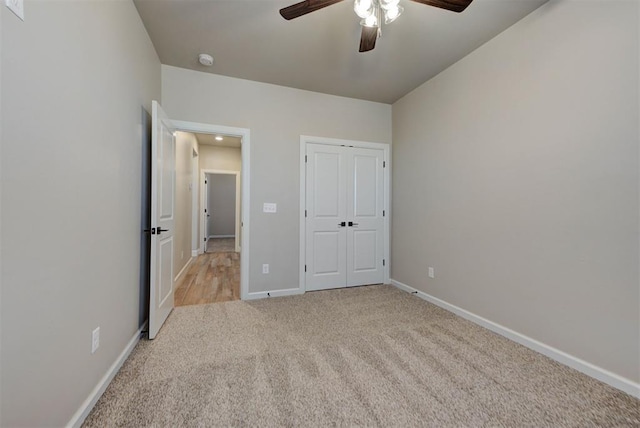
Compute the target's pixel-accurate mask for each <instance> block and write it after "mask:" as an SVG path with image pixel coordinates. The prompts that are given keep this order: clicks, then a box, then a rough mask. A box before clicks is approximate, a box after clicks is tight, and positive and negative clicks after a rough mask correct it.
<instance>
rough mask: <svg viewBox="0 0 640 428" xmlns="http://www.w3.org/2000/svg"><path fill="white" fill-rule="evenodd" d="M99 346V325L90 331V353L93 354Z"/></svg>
mask: <svg viewBox="0 0 640 428" xmlns="http://www.w3.org/2000/svg"><path fill="white" fill-rule="evenodd" d="M99 346H100V327H96V329H95V330H93V332H92V333H91V353H92V354H95V352H96V351H97V350H98V347H99Z"/></svg>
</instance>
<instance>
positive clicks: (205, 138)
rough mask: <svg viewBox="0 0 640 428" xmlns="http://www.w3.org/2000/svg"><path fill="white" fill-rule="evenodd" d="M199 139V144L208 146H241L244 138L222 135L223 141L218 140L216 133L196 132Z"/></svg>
mask: <svg viewBox="0 0 640 428" xmlns="http://www.w3.org/2000/svg"><path fill="white" fill-rule="evenodd" d="M194 135H195V136H196V139H197V140H198V144H204V145H207V146H217V147H240V146H241V145H242V138H241V137H235V136H232V135H222V134H220V135H219V136H220V137H222V141H218V140H216V135H212V134H194Z"/></svg>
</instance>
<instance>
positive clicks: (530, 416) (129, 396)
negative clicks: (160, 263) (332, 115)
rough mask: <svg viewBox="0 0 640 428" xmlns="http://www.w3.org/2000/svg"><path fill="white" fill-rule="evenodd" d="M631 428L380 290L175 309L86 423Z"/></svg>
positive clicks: (509, 349)
mask: <svg viewBox="0 0 640 428" xmlns="http://www.w3.org/2000/svg"><path fill="white" fill-rule="evenodd" d="M639 425H640V400H637V399H635V398H633V397H631V396H630V395H627V394H625V393H623V392H620V391H618V390H616V389H613V388H611V387H609V386H607V385H605V384H603V383H601V382H599V381H597V380H594V379H592V378H590V377H588V376H585V375H583V374H581V373H579V372H577V371H575V370H572V369H570V368H568V367H566V366H563V365H561V364H559V363H556V362H554V361H553V360H550V359H549V358H547V357H545V356H543V355H541V354H538V353H536V352H533V351H531V350H529V349H527V348H525V347H523V346H521V345H518V344H516V343H514V342H511V341H509V340H507V339H505V338H503V337H501V336H498V335H496V334H494V333H492V332H490V331H488V330H486V329H483V328H481V327H479V326H476V325H475V324H473V323H470V322H468V321H466V320H464V319H462V318H460V317H457V316H455V315H453V314H452V313H450V312H447V311H445V310H443V309H440V308H438V307H437V306H434V305H432V304H429V303H427V302H425V301H423V300H421V299H419V298H417V297H415V296H412V295H410V294H407V293H405V292H402V291H400V290H398V289H396V288H394V287H392V286H385V285H383V286H370V287H359V288H353V289H342V290H331V291H321V292H313V293H307V294H304V295H300V296H292V297H282V298H271V299H265V300H259V301H251V302H243V301H236V302H227V303H216V304H209V305H200V306H186V307H180V308H176V309H175V310H174V311H173V313H172V314H171V316H170V317H169V319H168V320H167V322H166V324H165V326H164V327H163V328H162V330H161V331H160V333H159V335H158V336H157V337H156V339H155V340H153V341H149V340H142V341H141V342H140V343H139V344H138V345H137V347H136V348H135V349H134V351H133V352H132V354H131V356H130V357H129V359H128V360H127V361H126V362H125V364H124V365H123V367H122V369H121V370H120V372H119V373H118V374H117V375H116V377H115V379H114V380H113V382H112V383H111V384H110V385H109V387H108V388H107V390H106V392H105V393H104V395H103V396H102V397H101V398H100V400H99V401H98V403H97V404H96V406H95V407H94V409H93V410H92V412H91V414H90V415H89V416H88V418H87V419H86V421H85V423H84V426H86V427H110V426H114V427H115V426H131V427H146V426H156V427H164V426H172V427H177V426H194V427H196V426H197V427H210V426H305V427H306V426H384V427H391V426H398V427H400V426H402V427H407V426H425V427H479V426H491V427H521V426H528V427H543V426H549V427H565V426H567V427H588V426H606V427H638V426H639Z"/></svg>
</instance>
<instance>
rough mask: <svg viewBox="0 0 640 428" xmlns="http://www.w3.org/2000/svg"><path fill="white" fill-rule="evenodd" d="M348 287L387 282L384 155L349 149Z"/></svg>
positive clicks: (380, 152)
mask: <svg viewBox="0 0 640 428" xmlns="http://www.w3.org/2000/svg"><path fill="white" fill-rule="evenodd" d="M346 149H347V150H348V151H349V154H348V156H347V162H348V165H347V286H348V287H349V286H357V285H365V284H379V283H381V282H384V217H383V214H384V212H383V210H384V175H383V174H384V172H383V161H384V154H383V152H382V150H372V149H361V148H346Z"/></svg>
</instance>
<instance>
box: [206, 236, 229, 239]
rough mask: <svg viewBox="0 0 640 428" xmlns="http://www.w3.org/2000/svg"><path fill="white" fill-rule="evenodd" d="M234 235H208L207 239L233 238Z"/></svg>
mask: <svg viewBox="0 0 640 428" xmlns="http://www.w3.org/2000/svg"><path fill="white" fill-rule="evenodd" d="M235 237H236V235H209V238H207V239H215V238H235Z"/></svg>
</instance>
